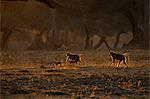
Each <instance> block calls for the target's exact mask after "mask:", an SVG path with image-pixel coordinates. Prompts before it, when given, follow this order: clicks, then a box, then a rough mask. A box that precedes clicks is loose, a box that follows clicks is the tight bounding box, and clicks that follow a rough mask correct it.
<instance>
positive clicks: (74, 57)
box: [66, 53, 81, 63]
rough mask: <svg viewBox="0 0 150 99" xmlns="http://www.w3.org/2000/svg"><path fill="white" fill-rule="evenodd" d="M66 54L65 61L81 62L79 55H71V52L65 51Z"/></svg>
mask: <svg viewBox="0 0 150 99" xmlns="http://www.w3.org/2000/svg"><path fill="white" fill-rule="evenodd" d="M66 56H67V58H66V62H70V63H78V62H80V63H81V61H80V57H79V55H73V54H71V53H67V55H66Z"/></svg>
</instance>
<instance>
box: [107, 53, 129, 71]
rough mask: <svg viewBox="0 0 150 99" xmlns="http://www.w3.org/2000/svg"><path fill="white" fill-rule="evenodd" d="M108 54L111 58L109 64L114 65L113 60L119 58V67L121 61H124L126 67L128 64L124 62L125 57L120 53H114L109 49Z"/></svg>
mask: <svg viewBox="0 0 150 99" xmlns="http://www.w3.org/2000/svg"><path fill="white" fill-rule="evenodd" d="M109 54H110V56H111V59H112V62H111V64H112V63H114V65H115V60H119V63H118V67H119V65H120V63H121V62H122V61H123V63H124V64H125V65H126V67H127V68H128V66H127V64H126V62H125V59H126V57H125V56H124V55H122V54H117V53H114V52H112V51H111V52H110V53H109ZM111 64H110V65H111ZM110 65H109V67H110Z"/></svg>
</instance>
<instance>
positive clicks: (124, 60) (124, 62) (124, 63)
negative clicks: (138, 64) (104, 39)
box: [123, 60, 128, 68]
mask: <svg viewBox="0 0 150 99" xmlns="http://www.w3.org/2000/svg"><path fill="white" fill-rule="evenodd" d="M123 63H124V64H125V65H126V67H127V68H128V65H127V64H126V62H125V60H123Z"/></svg>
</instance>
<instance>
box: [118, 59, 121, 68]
mask: <svg viewBox="0 0 150 99" xmlns="http://www.w3.org/2000/svg"><path fill="white" fill-rule="evenodd" d="M120 63H121V61H120V60H119V63H118V68H119V65H120Z"/></svg>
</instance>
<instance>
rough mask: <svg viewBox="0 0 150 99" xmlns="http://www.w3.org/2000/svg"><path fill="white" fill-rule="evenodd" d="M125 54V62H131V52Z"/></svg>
mask: <svg viewBox="0 0 150 99" xmlns="http://www.w3.org/2000/svg"><path fill="white" fill-rule="evenodd" d="M123 55H124V57H125V62H126V63H127V64H128V63H129V53H124V54H123Z"/></svg>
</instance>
